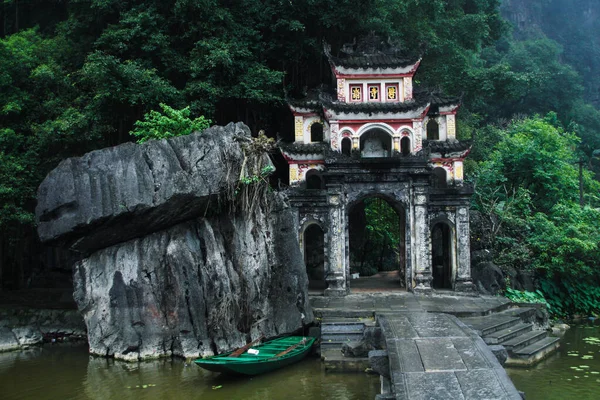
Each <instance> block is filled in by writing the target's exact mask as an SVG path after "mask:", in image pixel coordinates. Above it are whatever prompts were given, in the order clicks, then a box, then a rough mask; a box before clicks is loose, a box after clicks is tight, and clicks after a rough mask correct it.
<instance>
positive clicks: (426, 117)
mask: <svg viewBox="0 0 600 400" xmlns="http://www.w3.org/2000/svg"><path fill="white" fill-rule="evenodd" d="M325 54H326V56H327V57H328V59H329V62H330V65H331V69H332V73H333V76H334V77H335V85H336V90H334V91H331V92H329V91H327V90H326V89H324V88H320V89H318V90H313V91H311V92H310V93H307V96H306V97H305V98H303V99H288V104H289V106H290V109H291V111H292V112H293V114H294V117H295V141H294V143H288V144H284V145H282V146H281V148H282V153H283V155H284V157H285V158H286V160H287V162H288V164H289V180H290V185H291V186H292V188H291V189H290V190H289V197H290V200H291V202H292V205H293V206H294V207H295V208H296V210H297V215H298V220H299V226H300V231H299V232H298V233H299V238H300V247H301V249H302V250H303V251H304V252H305V254H306V252H307V248H306V244H307V243H308V242H309V241H312V240H313V239H314V235H315V234H317V233H318V232H319V230H318V229H314V225H317V226H318V227H319V228H320V230H321V231H322V235H323V238H322V249H323V250H322V251H323V258H322V264H323V270H324V271H323V273H324V280H325V282H326V287H325V288H324V290H325V294H326V295H331V296H340V295H345V294H346V293H348V291H349V287H350V240H349V237H350V235H349V229H348V220H349V213H350V210H351V209H352V207H353V206H354V205H355V204H357V203H359V202H360V201H362V200H364V199H366V198H370V197H379V198H383V199H384V200H386V201H387V202H388V203H389V204H390V205H391V206H392V207H393V208H394V210H395V211H396V212H397V213H398V216H399V219H400V222H401V224H402V227H403V235H402V236H403V237H402V238H401V242H402V243H400V244H399V248H400V249H401V253H402V254H400V257H399V260H400V261H399V263H400V264H401V265H399V266H398V267H399V269H400V270H401V272H402V274H401V276H403V280H404V282H403V284H404V286H405V287H406V288H407V289H408V290H411V291H415V292H425V293H428V292H430V291H432V288H433V287H436V288H447V289H452V290H456V291H469V290H472V282H471V269H470V246H469V203H470V197H471V195H472V193H473V189H472V187H471V186H470V185H468V184H465V183H464V182H463V161H464V158H465V157H466V156H467V155H468V153H469V150H470V144H469V143H468V142H461V141H458V140H457V139H456V113H457V110H458V107H459V101H458V100H457V99H455V98H448V97H444V96H441V95H438V94H435V93H431V92H427V91H425V90H413V76H414V74H415V73H416V71H417V68H418V66H419V64H420V59H418V58H414V57H412V58H411V57H410V56H406V55H404V54H403V53H402V52H401V50H399V49H398V48H396V47H394V46H393V45H391V44H389V43H387V42H383V41H381V40H380V39H379V38H378V37H376V36H371V37H368V38H366V39H364V40H362V41H360V42H359V43H358V44H357V45H346V46H344V48H343V49H342V50H341V51H340V55H339V56H337V57H336V56H333V55H332V54H331V50H330V48H329V47H328V46H325ZM311 227H313V228H311Z"/></svg>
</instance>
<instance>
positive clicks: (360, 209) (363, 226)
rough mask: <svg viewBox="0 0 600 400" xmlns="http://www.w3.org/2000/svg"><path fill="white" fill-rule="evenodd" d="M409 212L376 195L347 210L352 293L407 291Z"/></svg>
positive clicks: (356, 203)
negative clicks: (407, 223)
mask: <svg viewBox="0 0 600 400" xmlns="http://www.w3.org/2000/svg"><path fill="white" fill-rule="evenodd" d="M406 218H407V212H406V208H405V207H404V206H403V205H402V204H401V203H400V202H399V201H396V200H394V199H393V198H390V197H388V196H386V195H382V194H378V193H374V194H370V195H365V196H362V197H361V198H360V199H358V200H356V201H354V202H352V203H351V204H349V205H348V207H347V222H348V223H347V229H346V257H347V263H348V265H349V267H350V271H349V272H350V275H351V277H354V278H356V276H357V275H356V274H359V275H358V276H359V278H358V280H356V279H352V280H350V287H351V290H352V289H355V290H371V289H373V290H377V289H400V288H406V287H407V281H408V279H407V278H410V273H409V272H408V270H409V268H408V264H409V263H408V257H407V248H408V245H407V240H409V238H408V237H409V236H410V235H407V225H406Z"/></svg>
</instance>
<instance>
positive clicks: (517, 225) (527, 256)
mask: <svg viewBox="0 0 600 400" xmlns="http://www.w3.org/2000/svg"><path fill="white" fill-rule="evenodd" d="M487 132H488V134H492V135H493V136H494V137H495V138H499V139H498V142H497V143H496V144H495V146H494V147H493V148H492V149H491V152H489V154H488V155H487V157H486V160H485V161H482V162H480V163H479V164H477V165H476V167H475V168H474V169H475V171H474V172H475V173H474V178H475V182H476V185H477V191H476V195H475V198H474V207H475V208H476V209H477V210H479V211H481V212H482V214H483V215H485V216H486V218H487V219H488V224H487V225H488V227H489V228H488V229H487V231H486V234H487V235H488V237H486V238H484V240H486V241H487V242H488V243H491V244H492V246H493V250H494V253H495V255H496V257H495V261H496V262H497V263H498V264H500V265H501V266H505V267H513V268H519V269H523V270H532V271H535V272H537V273H538V274H539V275H540V278H541V281H540V282H541V290H542V292H543V293H544V294H546V296H547V300H548V303H549V305H550V306H551V310H552V311H553V312H555V313H557V314H561V315H563V314H569V313H572V312H586V313H587V312H590V311H591V310H592V309H593V310H595V311H598V310H600V302H597V301H596V300H594V298H593V297H592V296H591V294H592V293H596V291H595V289H593V288H594V287H595V286H593V285H589V282H595V281H596V280H597V279H598V276H600V274H599V272H598V260H600V246H599V244H600V208H599V206H600V197H599V194H600V183H599V182H598V181H596V180H594V179H593V178H592V176H591V173H590V172H589V171H587V170H582V175H581V178H582V183H583V191H584V196H583V201H584V205H583V206H581V205H580V191H579V179H580V175H579V167H578V165H577V164H576V162H577V160H578V157H577V153H576V151H575V149H576V145H577V143H578V142H579V138H578V137H577V136H576V135H575V134H574V133H573V132H568V131H565V130H564V129H562V128H561V126H560V123H559V122H558V120H557V118H556V114H549V115H548V116H546V117H545V118H541V117H538V116H535V117H531V118H526V119H523V120H516V121H514V122H513V123H511V124H510V125H509V126H508V127H507V128H505V129H491V128H489V129H488V130H487ZM578 280H585V281H586V282H587V283H586V284H587V285H588V286H590V287H589V290H588V289H586V288H584V287H583V286H581V285H580V284H576V283H574V282H576V281H578ZM586 284H584V286H585V285H586ZM509 287H510V286H509ZM586 292H589V294H590V295H587V294H585V293H586ZM508 294H509V296H512V297H515V292H514V291H510V290H509V292H508ZM580 294H581V297H582V298H581V299H580V298H579V296H580ZM563 297H564V298H563ZM587 301H590V302H592V303H594V304H595V306H594V307H591V306H590V305H589V304H587V303H586V302H587Z"/></svg>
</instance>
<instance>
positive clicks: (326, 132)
mask: <svg viewBox="0 0 600 400" xmlns="http://www.w3.org/2000/svg"><path fill="white" fill-rule="evenodd" d="M313 123H320V124H323V142H328V141H329V125H328V124H327V122H326V121H323V120H322V119H321V118H320V117H316V116H315V117H305V118H304V126H303V132H304V135H303V138H304V143H313V142H312V141H311V140H310V129H311V126H312V124H313Z"/></svg>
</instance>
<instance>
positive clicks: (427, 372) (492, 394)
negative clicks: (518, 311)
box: [310, 292, 521, 400]
mask: <svg viewBox="0 0 600 400" xmlns="http://www.w3.org/2000/svg"><path fill="white" fill-rule="evenodd" d="M310 301H311V304H312V306H313V308H314V310H315V315H317V316H319V317H324V316H325V317H327V316H338V317H339V316H346V317H354V316H363V315H366V314H369V313H370V314H371V315H375V316H376V318H377V321H378V323H379V325H380V326H381V328H382V330H383V333H384V336H385V340H386V343H387V352H388V357H389V363H390V379H389V381H385V379H384V384H383V385H382V388H383V389H384V392H385V391H386V390H387V391H388V392H389V393H388V396H389V397H382V398H386V399H387V398H390V399H392V398H393V399H396V400H405V399H406V400H408V399H410V400H447V399H453V400H454V399H456V400H460V399H463V400H482V399H497V400H509V399H510V400H512V399H514V400H519V399H521V396H520V394H519V392H518V391H517V389H516V388H515V387H514V385H513V384H512V382H511V380H510V378H509V377H508V376H507V375H506V372H505V371H504V368H502V366H501V365H500V363H499V362H498V360H497V359H496V357H495V356H494V355H493V354H492V352H491V351H490V350H489V348H488V346H487V345H486V344H485V343H484V341H483V340H482V339H481V338H480V337H479V336H478V335H477V333H475V331H473V330H472V329H471V328H469V327H468V326H466V325H465V324H463V323H462V322H461V321H460V320H459V319H458V318H457V316H475V315H485V314H489V313H491V312H493V311H498V310H501V309H504V308H506V307H507V306H508V304H509V301H508V300H507V299H505V298H502V297H492V296H481V297H465V296H456V295H453V294H451V293H447V294H445V295H434V296H418V295H413V294H411V293H406V292H394V293H390V292H384V293H360V294H352V295H348V296H346V297H341V298H332V297H323V296H311V298H310ZM452 314H453V315H452Z"/></svg>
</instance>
